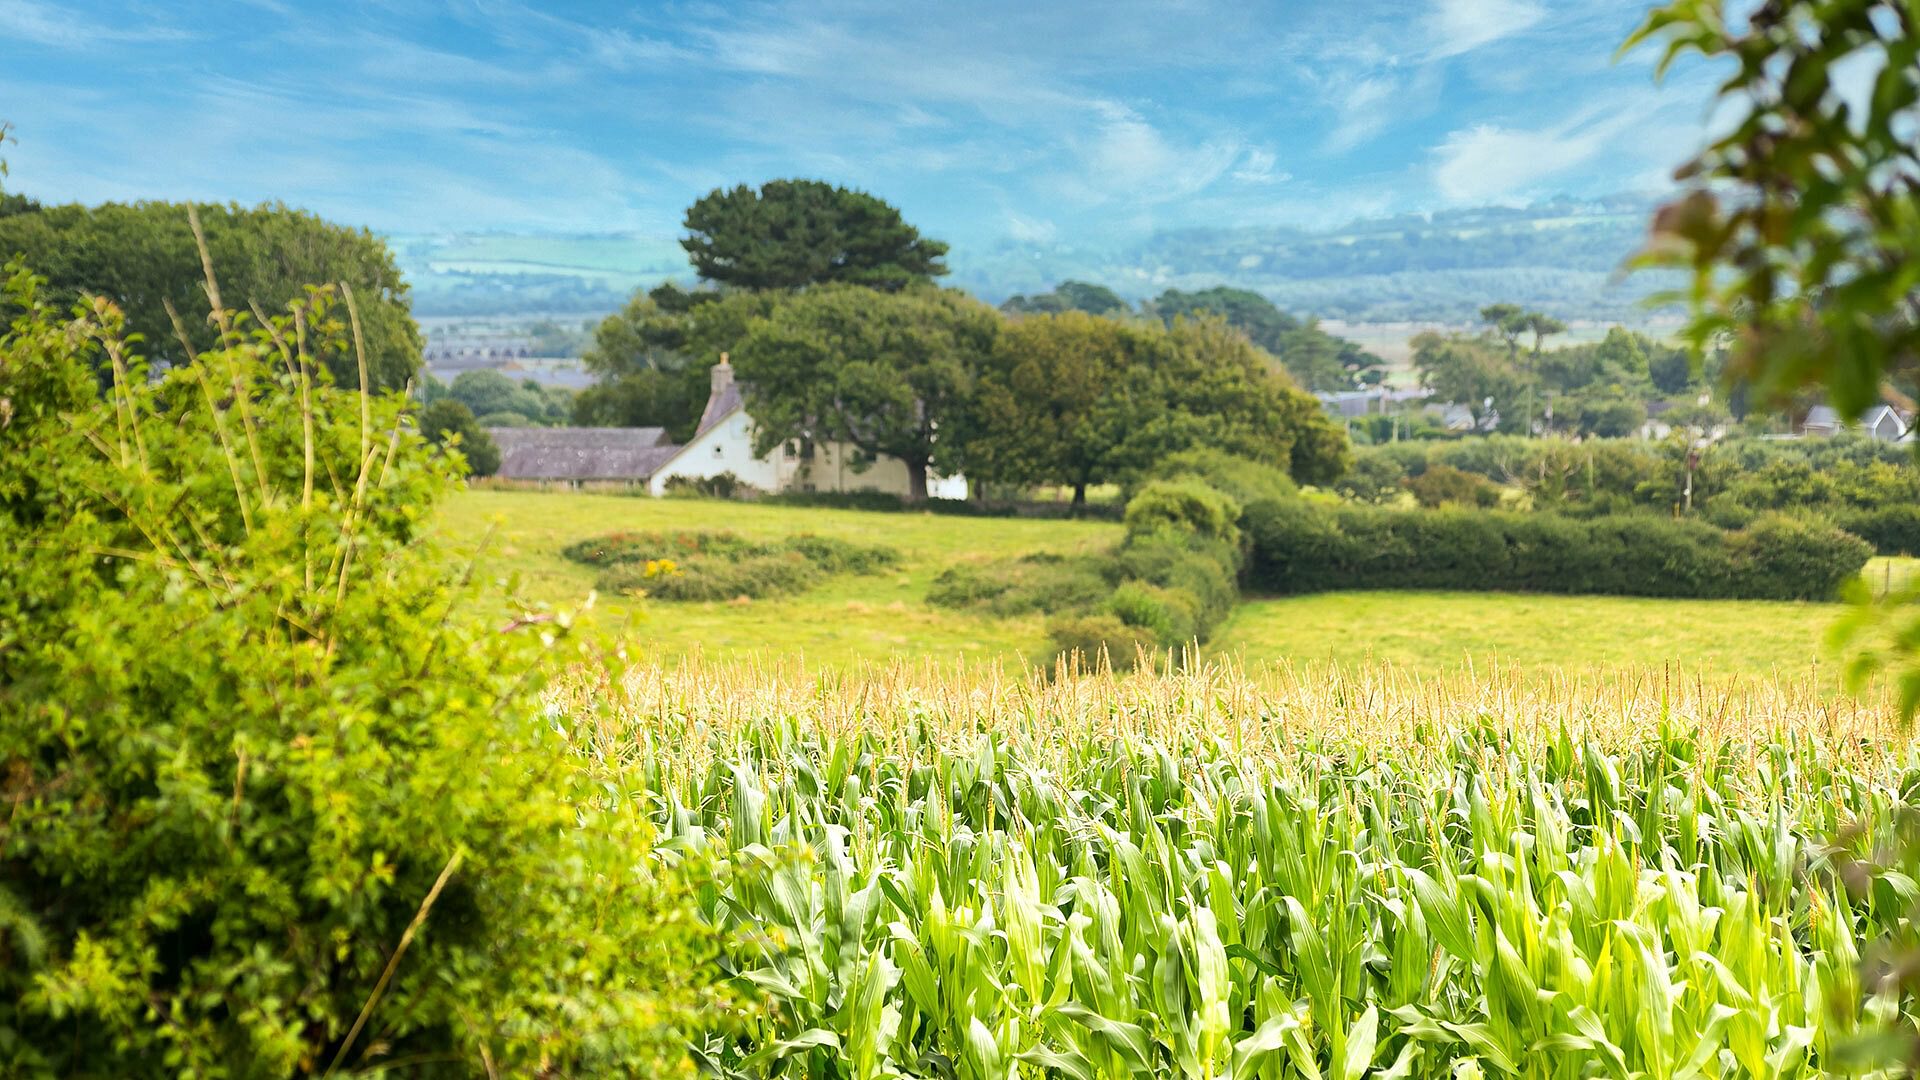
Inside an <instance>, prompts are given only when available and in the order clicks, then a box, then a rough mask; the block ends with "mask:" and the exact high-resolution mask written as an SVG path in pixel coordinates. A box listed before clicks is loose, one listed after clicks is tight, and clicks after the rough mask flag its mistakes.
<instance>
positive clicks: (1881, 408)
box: [1860, 404, 1907, 434]
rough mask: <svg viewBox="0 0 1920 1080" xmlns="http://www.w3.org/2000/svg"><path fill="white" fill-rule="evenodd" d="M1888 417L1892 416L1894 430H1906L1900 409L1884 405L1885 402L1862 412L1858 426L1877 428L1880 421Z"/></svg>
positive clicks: (1904, 418) (1902, 431) (1870, 428)
mask: <svg viewBox="0 0 1920 1080" xmlns="http://www.w3.org/2000/svg"><path fill="white" fill-rule="evenodd" d="M1888 417H1892V418H1893V426H1894V430H1895V431H1898V432H1901V433H1903V434H1904V433H1905V432H1906V430H1907V419H1906V417H1904V416H1901V415H1900V410H1898V409H1896V408H1894V407H1893V406H1891V405H1886V404H1881V405H1875V406H1874V407H1873V408H1871V409H1868V410H1867V411H1866V412H1865V413H1864V414H1862V415H1861V417H1860V426H1861V427H1864V428H1867V429H1869V430H1873V429H1877V428H1879V426H1880V421H1882V420H1885V419H1887V418H1888Z"/></svg>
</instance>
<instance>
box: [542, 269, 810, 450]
mask: <svg viewBox="0 0 1920 1080" xmlns="http://www.w3.org/2000/svg"><path fill="white" fill-rule="evenodd" d="M778 302H779V296H778V294H772V293H755V292H745V291H738V290H735V291H727V292H720V291H714V290H710V289H697V290H691V291H690V290H686V289H682V288H680V287H678V286H676V285H674V284H672V283H670V282H669V283H668V284H665V285H661V286H659V287H657V288H655V289H654V290H652V291H651V292H649V293H646V294H644V295H641V294H636V295H635V296H634V298H633V299H632V300H631V301H629V302H628V304H627V306H626V308H625V309H623V310H621V311H618V312H615V313H614V314H612V315H609V316H607V317H606V318H605V319H603V320H601V322H600V325H599V326H598V327H597V328H596V329H595V330H594V334H593V345H592V346H591V347H590V348H588V349H587V351H586V352H585V354H584V355H583V356H582V357H581V360H582V362H583V363H584V364H585V365H586V368H587V370H588V371H589V372H592V373H593V375H594V377H595V382H594V385H592V386H590V387H588V388H587V389H585V390H582V391H581V392H580V393H579V394H577V395H575V397H574V401H573V420H574V422H575V423H577V424H585V425H590V426H602V427H663V428H666V429H667V434H668V436H669V437H670V438H672V439H674V440H675V441H676V442H684V441H686V440H687V439H689V438H692V437H693V430H694V427H695V426H696V425H697V424H698V423H699V421H700V411H701V408H702V406H703V405H704V404H705V403H706V400H707V392H708V389H709V387H710V382H709V380H708V376H707V372H708V369H710V368H711V367H712V366H713V365H714V364H715V363H717V362H719V360H720V354H721V353H724V352H730V351H733V350H735V349H737V348H738V347H739V344H740V342H741V340H742V339H744V338H745V337H746V334H747V328H748V326H749V325H750V324H751V323H752V322H753V320H754V319H756V318H759V317H761V316H764V315H766V314H768V313H769V312H771V311H772V310H773V308H774V307H775V305H776V304H777V303H778Z"/></svg>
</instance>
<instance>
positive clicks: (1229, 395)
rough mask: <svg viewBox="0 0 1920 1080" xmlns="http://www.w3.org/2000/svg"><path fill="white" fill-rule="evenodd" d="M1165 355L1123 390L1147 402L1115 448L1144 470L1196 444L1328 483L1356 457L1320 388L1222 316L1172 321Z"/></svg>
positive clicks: (1132, 376)
mask: <svg viewBox="0 0 1920 1080" xmlns="http://www.w3.org/2000/svg"><path fill="white" fill-rule="evenodd" d="M1167 345H1168V348H1167V350H1166V352H1165V354H1164V356H1159V354H1156V357H1157V359H1158V360H1159V362H1158V363H1157V364H1155V365H1154V366H1153V367H1150V368H1147V369H1144V370H1143V369H1141V368H1138V367H1136V368H1134V369H1131V370H1130V371H1129V372H1128V373H1127V377H1126V379H1125V380H1123V382H1122V383H1121V385H1120V387H1119V391H1118V392H1119V394H1120V395H1122V396H1123V397H1130V398H1131V399H1132V400H1134V401H1138V402H1145V403H1149V407H1148V408H1146V409H1143V410H1142V415H1140V416H1139V417H1138V419H1137V420H1136V421H1135V422H1133V423H1132V424H1131V425H1130V429H1129V430H1128V432H1127V434H1126V438H1125V439H1124V440H1123V441H1122V443H1121V444H1120V446H1119V447H1118V448H1117V450H1116V452H1115V453H1116V456H1117V457H1118V459H1119V460H1120V461H1121V462H1123V463H1125V464H1126V465H1127V466H1128V467H1130V468H1133V469H1137V470H1141V471H1145V470H1146V469H1148V468H1150V467H1151V466H1152V464H1153V462H1154V461H1155V460H1157V459H1159V458H1162V457H1166V456H1168V455H1171V454H1175V453H1179V452H1180V451H1183V450H1189V449H1194V448H1197V447H1208V448H1211V449H1214V450H1218V451H1220V452H1222V453H1225V454H1231V455H1233V456H1235V457H1243V458H1247V459H1249V460H1252V461H1262V462H1267V463H1270V464H1275V465H1280V466H1282V467H1284V468H1285V469H1286V470H1287V472H1288V473H1289V474H1290V475H1291V476H1292V477H1293V478H1294V479H1295V480H1298V481H1300V482H1301V483H1305V484H1328V483H1331V482H1332V481H1334V480H1335V479H1337V478H1338V477H1339V476H1340V474H1341V473H1343V472H1345V471H1346V468H1347V465H1348V463H1349V461H1350V460H1351V456H1352V453H1351V450H1350V448H1349V447H1348V445H1347V437H1346V433H1345V432H1344V431H1342V430H1341V429H1340V428H1339V427H1338V426H1337V425H1335V424H1334V423H1333V421H1332V420H1331V419H1329V418H1328V416H1327V413H1326V410H1325V409H1323V408H1321V406H1320V402H1319V400H1318V399H1316V398H1315V397H1314V396H1313V395H1312V394H1309V393H1307V392H1305V391H1303V390H1301V389H1300V388H1299V387H1298V386H1296V385H1294V383H1293V381H1292V380H1291V379H1288V378H1287V377H1286V376H1285V375H1283V374H1281V373H1279V372H1278V371H1276V370H1275V369H1274V364H1273V361H1272V358H1271V357H1269V356H1267V355H1266V354H1265V353H1264V352H1262V351H1261V350H1259V349H1258V348H1256V347H1255V346H1254V345H1253V343H1252V342H1250V341H1248V340H1247V337H1246V335H1245V334H1243V333H1241V332H1240V331H1238V330H1236V329H1234V328H1233V327H1231V326H1228V325H1227V323H1226V322H1225V321H1224V320H1222V319H1219V318H1209V317H1200V318H1194V319H1187V318H1181V319H1176V320H1174V324H1173V326H1172V327H1171V328H1170V329H1169V330H1168V331H1167Z"/></svg>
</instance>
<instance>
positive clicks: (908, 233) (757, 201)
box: [680, 180, 947, 290]
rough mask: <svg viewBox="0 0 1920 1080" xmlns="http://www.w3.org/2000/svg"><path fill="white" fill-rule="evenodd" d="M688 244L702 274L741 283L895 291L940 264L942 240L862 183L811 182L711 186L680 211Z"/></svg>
mask: <svg viewBox="0 0 1920 1080" xmlns="http://www.w3.org/2000/svg"><path fill="white" fill-rule="evenodd" d="M685 225H686V227H687V233H688V235H687V236H686V238H685V239H683V240H681V241H680V246H681V247H684V248H686V249H687V254H688V256H689V257H691V258H692V260H693V268H694V271H695V272H696V273H698V274H699V275H700V276H701V277H702V278H704V279H705V280H707V281H711V282H714V283H716V284H719V285H730V286H734V287H737V288H742V289H798V288H801V287H803V286H807V285H819V284H825V283H828V282H841V283H846V284H853V285H864V286H867V287H868V288H874V289H888V290H894V289H902V288H905V287H907V286H909V285H913V284H916V283H925V282H929V281H931V280H932V279H934V278H936V277H938V276H940V275H942V274H945V273H946V272H947V267H946V263H945V262H943V261H942V260H943V259H944V258H945V257H946V254H947V245H946V244H944V243H941V242H940V241H938V240H929V239H926V238H925V237H922V236H921V235H920V231H919V230H918V229H915V228H914V227H913V226H911V225H909V224H907V223H906V221H905V220H904V219H902V218H901V216H900V211H899V210H897V209H895V208H894V207H892V206H890V205H888V204H887V203H886V202H883V201H882V200H880V199H877V198H875V197H874V196H872V195H869V194H867V193H866V192H864V191H851V190H849V189H847V188H843V187H835V186H833V185H831V184H826V183H823V182H821V181H819V180H772V181H769V182H767V183H766V184H763V185H761V187H760V189H759V190H758V191H756V190H754V189H753V188H750V187H748V186H746V185H745V184H742V185H740V186H738V187H735V188H733V189H732V190H731V191H726V190H722V189H719V188H715V189H714V190H713V191H712V192H710V193H708V194H707V195H705V196H703V197H702V198H701V199H700V200H699V201H698V202H696V203H694V204H693V205H692V206H691V207H689V208H688V209H687V217H686V221H685Z"/></svg>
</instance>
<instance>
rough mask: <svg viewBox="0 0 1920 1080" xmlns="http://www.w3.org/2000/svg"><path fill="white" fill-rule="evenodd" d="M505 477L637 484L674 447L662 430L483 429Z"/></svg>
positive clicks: (674, 451)
mask: <svg viewBox="0 0 1920 1080" xmlns="http://www.w3.org/2000/svg"><path fill="white" fill-rule="evenodd" d="M487 434H488V435H491V436H492V437H493V441H494V443H495V444H497V445H498V446H499V447H500V471H499V472H498V473H496V474H495V475H497V476H499V477H501V478H503V479H507V480H547V481H556V482H566V483H629V484H643V483H646V482H647V480H648V479H650V478H651V477H652V476H653V474H654V471H655V470H657V469H658V468H659V467H660V466H661V465H662V464H664V463H665V462H666V461H667V460H668V459H669V458H671V457H673V455H674V454H675V453H677V452H678V451H679V449H680V448H679V447H678V446H675V445H674V444H673V443H672V442H671V441H669V440H668V439H667V429H665V428H657V427H644V428H582V427H555V428H535V427H527V428H488V429H487Z"/></svg>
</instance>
